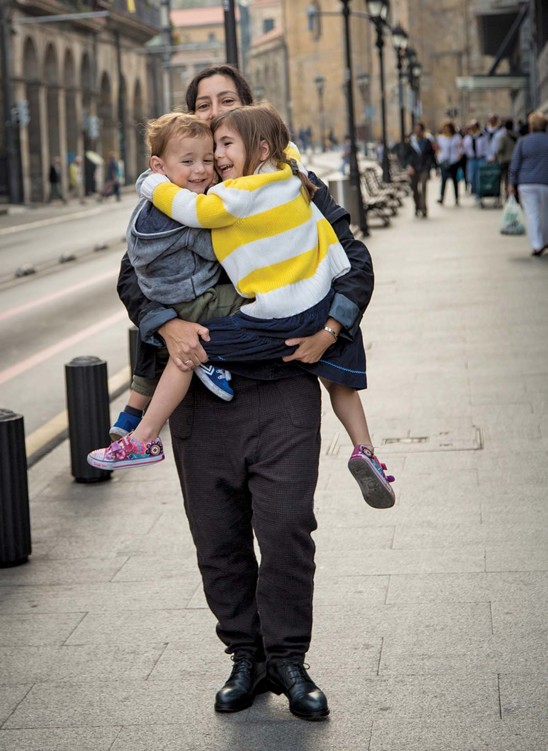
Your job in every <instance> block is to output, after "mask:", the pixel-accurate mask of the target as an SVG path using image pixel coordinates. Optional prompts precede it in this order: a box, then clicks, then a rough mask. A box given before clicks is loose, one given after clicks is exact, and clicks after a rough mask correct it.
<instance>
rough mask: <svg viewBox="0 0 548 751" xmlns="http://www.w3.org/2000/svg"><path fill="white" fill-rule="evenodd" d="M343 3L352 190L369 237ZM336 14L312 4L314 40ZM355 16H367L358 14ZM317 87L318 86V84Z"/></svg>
mask: <svg viewBox="0 0 548 751" xmlns="http://www.w3.org/2000/svg"><path fill="white" fill-rule="evenodd" d="M341 3H342V16H343V29H344V33H343V40H344V84H343V85H344V91H345V99H346V119H347V127H348V135H349V137H350V155H349V159H348V161H349V167H350V175H349V178H350V179H349V182H350V190H351V192H352V194H353V196H352V205H353V206H354V207H355V208H356V211H357V215H358V225H359V227H360V230H361V231H362V233H363V235H364V236H365V237H367V236H368V235H369V228H368V226H367V212H366V210H365V206H364V204H363V198H362V188H361V177H360V168H359V166H358V154H357V144H356V124H355V120H354V96H353V83H352V49H351V44H350V7H349V5H350V0H341ZM334 15H338V14H336V13H331V12H329V11H321V10H319V5H318V3H317V2H312V3H311V4H310V5H309V6H308V9H307V16H308V30H309V31H310V33H311V34H313V36H314V39H315V40H316V41H317V40H319V39H320V37H321V34H322V27H321V23H320V20H321V17H322V16H334ZM355 15H358V16H359V15H365V14H360V13H356V14H355ZM316 85H317V84H316Z"/></svg>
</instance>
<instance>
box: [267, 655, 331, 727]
mask: <svg viewBox="0 0 548 751" xmlns="http://www.w3.org/2000/svg"><path fill="white" fill-rule="evenodd" d="M268 679H269V681H270V689H271V691H273V692H274V693H275V694H285V695H286V696H287V698H288V699H289V710H290V711H291V712H292V713H293V714H294V715H296V716H297V717H301V718H302V719H303V720H322V719H323V718H324V717H327V715H328V714H329V707H328V706H327V698H326V696H325V694H324V693H323V691H321V690H320V689H319V688H318V687H317V686H316V684H315V683H314V681H313V680H312V679H311V678H310V676H309V675H308V673H307V672H306V670H305V669H304V665H303V663H302V662H291V661H289V660H280V661H279V662H272V663H270V664H269V666H268Z"/></svg>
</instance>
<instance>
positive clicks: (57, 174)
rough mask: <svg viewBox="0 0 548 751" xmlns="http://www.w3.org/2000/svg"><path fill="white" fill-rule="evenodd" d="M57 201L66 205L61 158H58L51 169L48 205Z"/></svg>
mask: <svg viewBox="0 0 548 751" xmlns="http://www.w3.org/2000/svg"><path fill="white" fill-rule="evenodd" d="M55 199H57V200H58V201H62V202H63V203H66V202H67V201H66V198H65V196H64V195H63V182H62V177H61V157H58V156H56V157H55V159H54V160H53V162H52V163H51V165H50V168H49V197H48V203H50V202H51V201H53V200H55Z"/></svg>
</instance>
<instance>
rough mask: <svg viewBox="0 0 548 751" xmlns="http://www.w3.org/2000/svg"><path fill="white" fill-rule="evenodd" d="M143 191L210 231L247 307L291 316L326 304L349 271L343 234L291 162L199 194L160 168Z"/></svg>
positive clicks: (257, 313) (263, 314)
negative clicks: (176, 182)
mask: <svg viewBox="0 0 548 751" xmlns="http://www.w3.org/2000/svg"><path fill="white" fill-rule="evenodd" d="M140 191H141V195H142V196H144V197H146V198H148V199H149V200H151V201H152V202H153V203H154V205H155V206H156V208H158V209H159V210H160V211H162V212H163V213H164V214H167V215H168V216H170V217H172V219H174V220H175V221H177V222H180V223H181V224H185V225H186V226H188V227H201V228H204V229H211V238H212V242H213V249H214V251H215V255H216V257H217V259H218V260H219V262H220V263H221V264H222V266H223V267H224V269H225V270H226V272H227V274H228V276H229V278H230V280H231V282H232V284H233V285H234V286H235V287H236V289H237V290H238V292H239V293H240V295H242V297H247V298H255V299H254V300H253V302H250V303H247V304H246V305H245V306H244V307H243V308H242V311H243V312H245V313H247V314H248V315H250V316H254V317H257V318H286V317H287V316H291V315H296V314H297V313H302V312H303V311H304V310H307V309H308V308H311V307H312V306H313V305H316V303H318V302H320V300H322V299H323V298H324V297H325V296H326V295H327V293H328V292H329V289H330V288H331V283H332V281H333V280H334V279H336V278H337V277H339V276H342V275H343V274H346V272H347V271H348V270H349V269H350V264H349V262H348V258H347V256H346V253H345V252H344V249H343V248H342V246H341V244H340V243H339V241H338V239H337V236H336V234H335V232H334V230H333V228H332V227H331V225H330V224H329V222H328V221H327V219H326V218H325V217H324V216H323V214H322V213H321V212H320V210H319V209H318V208H317V207H316V206H315V205H314V204H313V203H311V202H308V201H307V200H306V198H305V197H304V195H303V188H302V183H301V181H300V180H299V178H298V177H295V176H294V175H293V173H292V171H291V168H290V167H289V165H283V166H282V168H281V169H272V171H267V172H260V173H259V174H254V175H248V176H246V177H239V178H237V179H235V180H227V181H226V182H224V183H219V184H218V185H215V186H213V187H212V188H210V189H209V192H208V193H207V195H196V193H192V192H191V191H190V190H186V189H183V188H178V187H177V186H176V185H174V184H173V183H171V182H169V180H168V178H166V177H165V176H164V175H160V174H157V173H153V174H151V175H149V176H148V177H147V178H146V180H145V181H144V182H143V184H142V185H141V189H140Z"/></svg>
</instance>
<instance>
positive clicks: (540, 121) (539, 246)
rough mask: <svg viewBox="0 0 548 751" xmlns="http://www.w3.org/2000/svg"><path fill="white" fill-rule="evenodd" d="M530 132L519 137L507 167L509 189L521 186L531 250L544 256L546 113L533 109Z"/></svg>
mask: <svg viewBox="0 0 548 751" xmlns="http://www.w3.org/2000/svg"><path fill="white" fill-rule="evenodd" d="M527 120H528V123H529V132H528V133H527V135H525V136H522V137H521V138H519V139H518V141H517V143H516V146H515V149H514V153H513V154H512V161H511V162H510V168H509V170H508V192H509V193H510V195H514V194H515V193H516V192H517V191H518V190H519V200H520V203H521V205H522V208H523V211H524V213H525V217H526V219H527V235H528V237H529V242H530V244H531V254H532V255H533V256H541V255H542V254H543V253H544V251H545V250H547V249H548V133H547V132H546V125H547V121H546V117H545V116H544V115H543V113H542V112H540V111H537V112H532V113H531V114H530V115H529V117H528V118H527Z"/></svg>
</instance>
